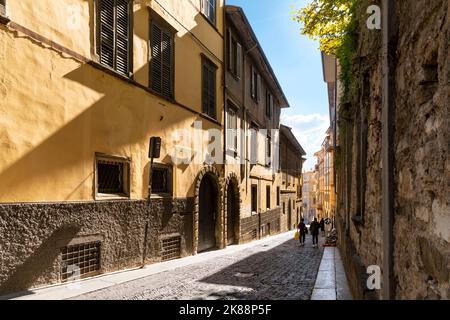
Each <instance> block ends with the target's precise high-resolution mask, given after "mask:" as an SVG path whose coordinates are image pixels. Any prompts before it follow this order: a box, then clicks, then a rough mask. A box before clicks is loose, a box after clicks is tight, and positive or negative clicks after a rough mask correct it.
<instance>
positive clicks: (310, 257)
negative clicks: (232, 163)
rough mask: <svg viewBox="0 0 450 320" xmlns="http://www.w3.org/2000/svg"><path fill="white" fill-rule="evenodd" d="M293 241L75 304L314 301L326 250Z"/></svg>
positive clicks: (282, 239)
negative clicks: (93, 301)
mask: <svg viewBox="0 0 450 320" xmlns="http://www.w3.org/2000/svg"><path fill="white" fill-rule="evenodd" d="M292 235H293V233H292V232H289V233H286V234H285V235H282V236H278V237H276V238H275V239H274V240H273V241H270V242H267V241H265V242H264V243H255V245H254V246H252V247H250V248H248V247H247V248H246V249H245V250H239V251H236V252H234V253H228V254H227V253H225V254H224V255H222V256H219V257H215V258H212V259H209V260H207V261H202V262H199V263H193V264H191V265H189V266H184V267H179V268H177V269H174V270H171V271H166V272H161V273H158V274H155V275H152V276H148V277H145V278H141V279H138V280H134V281H130V282H126V283H123V284H120V285H115V286H112V287H109V288H106V289H103V290H99V291H95V292H91V293H88V294H85V295H81V296H78V297H76V298H75V299H130V300H146V299H156V300H158V299H171V300H175V299H186V300H190V299H195V300H202V299H205V300H206V299H255V300H258V299H272V300H277V299H302V300H304V299H310V297H311V294H312V291H313V287H314V283H315V280H316V276H317V271H318V269H319V264H320V261H321V258H322V253H323V249H322V248H321V247H319V248H312V246H311V237H310V236H308V237H307V241H306V245H305V247H300V246H299V244H298V242H297V241H295V240H294V239H293V238H292Z"/></svg>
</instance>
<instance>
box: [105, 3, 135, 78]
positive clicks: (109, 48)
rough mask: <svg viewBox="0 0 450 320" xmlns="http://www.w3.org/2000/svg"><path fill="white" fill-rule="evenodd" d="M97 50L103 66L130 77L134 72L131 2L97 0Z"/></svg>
mask: <svg viewBox="0 0 450 320" xmlns="http://www.w3.org/2000/svg"><path fill="white" fill-rule="evenodd" d="M96 4H97V42H98V46H97V50H98V55H99V61H100V63H101V64H102V65H104V66H106V67H108V68H110V69H112V70H115V71H116V72H118V73H120V74H122V75H124V76H126V77H129V76H131V70H132V53H131V52H132V23H131V21H132V15H133V9H132V4H133V1H131V0H97V2H96Z"/></svg>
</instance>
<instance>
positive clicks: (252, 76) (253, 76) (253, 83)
mask: <svg viewBox="0 0 450 320" xmlns="http://www.w3.org/2000/svg"><path fill="white" fill-rule="evenodd" d="M255 86H256V83H255V69H254V68H253V66H252V70H251V80H250V92H251V96H252V98H253V99H254V98H255Z"/></svg>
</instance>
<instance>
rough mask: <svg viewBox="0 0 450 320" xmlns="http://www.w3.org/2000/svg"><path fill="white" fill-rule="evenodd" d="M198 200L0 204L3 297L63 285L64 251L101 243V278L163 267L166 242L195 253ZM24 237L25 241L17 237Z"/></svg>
mask: <svg viewBox="0 0 450 320" xmlns="http://www.w3.org/2000/svg"><path fill="white" fill-rule="evenodd" d="M192 208H193V199H174V200H172V199H155V200H152V201H151V205H150V207H149V205H148V202H147V201H129V200H126V201H104V202H103V201H102V202H72V203H51V204H45V203H39V204H0V234H1V235H2V236H1V237H0V254H1V259H0V260H1V261H2V263H1V264H0V294H7V293H11V292H18V291H23V290H27V289H29V288H34V287H39V286H43V285H49V284H56V283H59V282H61V267H62V260H61V248H63V247H66V246H68V245H72V244H74V243H75V242H76V243H77V244H78V243H85V242H92V241H99V242H100V243H101V253H100V254H101V258H100V260H101V262H100V268H101V270H100V273H106V272H113V271H117V270H122V269H126V268H133V267H138V266H140V265H141V264H142V258H143V253H144V250H143V249H144V242H145V240H144V239H145V229H146V225H147V222H148V230H147V241H146V246H147V247H146V263H153V262H159V261H161V250H162V248H161V238H162V237H164V236H165V235H178V236H180V237H181V256H187V255H191V254H192V253H193V252H192V241H193V236H192V230H193V228H192ZM18 235H20V237H19V236H18Z"/></svg>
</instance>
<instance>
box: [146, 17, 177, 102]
mask: <svg viewBox="0 0 450 320" xmlns="http://www.w3.org/2000/svg"><path fill="white" fill-rule="evenodd" d="M151 57H152V60H151V87H152V89H153V90H154V91H156V92H158V93H160V94H162V95H164V96H166V97H172V95H173V90H172V87H173V85H172V83H173V81H172V80H173V37H172V35H171V34H170V33H169V32H166V31H164V30H163V29H162V28H160V27H159V26H157V25H156V24H153V25H152V35H151Z"/></svg>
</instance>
